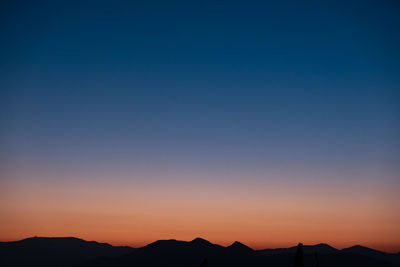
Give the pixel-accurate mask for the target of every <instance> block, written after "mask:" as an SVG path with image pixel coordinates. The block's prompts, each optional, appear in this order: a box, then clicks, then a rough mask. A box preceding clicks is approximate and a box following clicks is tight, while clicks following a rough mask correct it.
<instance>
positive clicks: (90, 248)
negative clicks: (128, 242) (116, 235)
mask: <svg viewBox="0 0 400 267" xmlns="http://www.w3.org/2000/svg"><path fill="white" fill-rule="evenodd" d="M132 251H134V248H131V247H114V246H111V245H109V244H106V243H98V242H95V241H85V240H83V239H79V238H74V237H32V238H27V239H23V240H20V241H14V242H0V266H70V265H71V264H75V263H80V262H83V261H86V260H90V259H94V258H98V257H110V258H111V257H120V256H122V255H124V254H128V253H130V252H132Z"/></svg>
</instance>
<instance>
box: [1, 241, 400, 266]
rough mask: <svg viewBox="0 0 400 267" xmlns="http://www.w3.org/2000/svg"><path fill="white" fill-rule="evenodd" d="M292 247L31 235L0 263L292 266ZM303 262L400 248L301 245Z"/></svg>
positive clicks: (6, 248)
mask: <svg viewBox="0 0 400 267" xmlns="http://www.w3.org/2000/svg"><path fill="white" fill-rule="evenodd" d="M296 250H297V248H296V247H291V248H281V249H265V250H253V249H251V248H249V247H247V246H246V245H244V244H242V243H239V242H234V243H233V244H232V245H230V246H228V247H223V246H220V245H216V244H212V243H210V242H208V241H207V240H204V239H201V238H196V239H194V240H192V241H190V242H185V241H176V240H159V241H156V242H154V243H151V244H149V245H147V246H145V247H142V248H137V249H135V248H131V247H114V246H111V245H109V244H105V243H97V242H93V241H90V242H88V241H85V240H82V239H78V238H72V237H67V238H47V237H33V238H27V239H24V240H21V241H15V242H0V266H5V267H6V266H76V267H79V266H80V267H84V266H132V267H136V266H137V267H139V266H149V267H153V266H165V267H168V266H185V267H191V266H197V267H198V266H210V267H212V266H246V267H251V266H264V267H267V266H282V267H284V266H294V261H295V255H296ZM302 252H303V254H304V266H305V267H308V266H310V267H311V266H319V267H328V266H344V267H347V266H363V267H369V266H371V267H372V266H376V267H385V266H400V254H390V253H385V252H381V251H377V250H373V249H370V248H366V247H362V246H353V247H350V248H345V249H342V250H338V249H335V248H333V247H331V246H329V245H326V244H318V245H315V246H303V248H302Z"/></svg>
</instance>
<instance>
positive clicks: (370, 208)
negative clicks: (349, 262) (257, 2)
mask: <svg viewBox="0 0 400 267" xmlns="http://www.w3.org/2000/svg"><path fill="white" fill-rule="evenodd" d="M1 193H2V194H1V195H2V196H1V197H0V199H1V203H2V204H1V206H0V214H1V216H0V225H1V228H0V236H1V239H2V240H4V241H9V240H18V239H22V238H26V237H30V236H35V235H36V236H74V237H79V238H83V239H86V240H95V241H99V242H107V243H111V244H113V245H130V246H134V247H140V246H143V245H146V244H148V243H151V242H153V241H155V240H159V239H178V240H192V239H194V238H195V237H202V238H205V239H207V240H209V241H211V242H213V243H217V244H221V245H229V244H230V243H232V242H233V241H235V240H238V241H240V242H242V243H244V244H246V245H248V246H250V247H253V248H255V249H261V248H276V247H288V246H293V245H295V244H297V243H298V242H303V243H305V244H316V243H328V244H330V245H332V246H334V247H337V248H343V247H346V246H352V245H356V244H360V245H364V246H368V247H372V248H375V249H380V250H384V251H390V252H398V251H399V250H400V246H399V245H400V227H399V225H400V215H399V213H398V212H395V211H394V210H393V203H398V201H399V197H398V196H397V195H396V192H395V191H394V189H388V188H376V187H373V186H364V187H360V186H358V187H355V186H349V187H347V188H337V187H335V186H334V185H331V186H325V187H324V186H322V185H316V186H314V187H312V188H311V187H307V186H305V185H303V186H301V185H293V184H285V183H278V182H277V183H271V184H265V183H261V182H259V183H256V182H253V183H252V184H250V183H247V184H244V183H241V182H239V181H237V182H230V183H229V184H226V183H224V182H219V183H218V182H201V183H200V182H197V183H195V182H193V181H192V182H188V181H187V182H184V181H182V180H173V181H171V180H168V181H167V180H166V181H165V182H158V183H151V182H148V183H146V182H137V181H136V182H132V181H129V180H126V181H119V182H118V183H110V182H106V181H96V182H90V181H85V180H83V181H81V182H79V183H77V182H76V180H75V181H69V182H65V180H63V182H54V181H53V182H52V181H51V180H48V179H42V180H40V179H37V180H35V182H32V183H30V184H29V183H27V182H26V181H25V182H23V183H19V182H18V180H15V182H9V183H8V184H7V191H3V190H2V192H1Z"/></svg>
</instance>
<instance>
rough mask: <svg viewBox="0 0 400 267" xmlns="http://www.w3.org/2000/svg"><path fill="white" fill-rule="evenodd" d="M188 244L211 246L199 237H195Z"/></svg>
mask: <svg viewBox="0 0 400 267" xmlns="http://www.w3.org/2000/svg"><path fill="white" fill-rule="evenodd" d="M190 243H194V244H206V245H211V242H210V241H208V240H205V239H203V238H201V237H196V238H195V239H193V240H192V241H190Z"/></svg>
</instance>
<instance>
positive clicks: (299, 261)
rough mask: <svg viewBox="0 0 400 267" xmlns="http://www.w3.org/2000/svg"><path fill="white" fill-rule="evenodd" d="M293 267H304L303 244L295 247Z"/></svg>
mask: <svg viewBox="0 0 400 267" xmlns="http://www.w3.org/2000/svg"><path fill="white" fill-rule="evenodd" d="M294 267H304V256H303V244H302V243H299V244H298V245H297V250H296V257H295V258H294Z"/></svg>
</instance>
